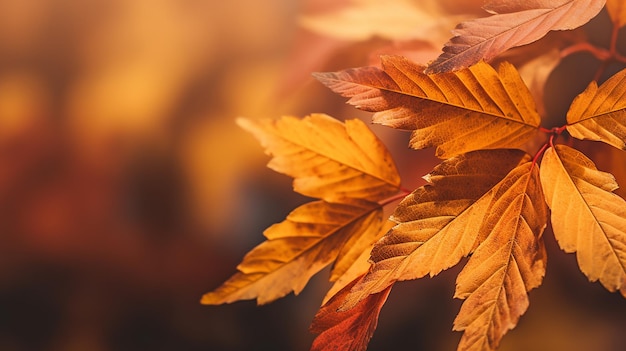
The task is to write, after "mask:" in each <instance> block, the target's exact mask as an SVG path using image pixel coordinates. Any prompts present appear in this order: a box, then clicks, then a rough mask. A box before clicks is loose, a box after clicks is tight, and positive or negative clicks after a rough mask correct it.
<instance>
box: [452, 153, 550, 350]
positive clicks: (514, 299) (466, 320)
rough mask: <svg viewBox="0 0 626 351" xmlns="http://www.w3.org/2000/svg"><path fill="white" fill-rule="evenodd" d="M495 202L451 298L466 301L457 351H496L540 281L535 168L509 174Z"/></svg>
mask: <svg viewBox="0 0 626 351" xmlns="http://www.w3.org/2000/svg"><path fill="white" fill-rule="evenodd" d="M494 201H495V202H494V203H493V205H492V206H491V209H490V211H489V216H488V217H487V218H486V220H485V221H483V227H482V228H481V229H480V231H481V232H486V233H488V236H487V238H486V239H485V241H484V242H482V243H481V244H480V245H479V246H478V248H477V249H476V251H475V252H474V253H473V254H472V257H471V258H470V260H469V261H468V263H467V265H466V266H465V267H464V268H463V270H462V271H461V273H460V274H459V276H458V277H457V283H456V284H457V285H456V292H455V297H457V298H461V299H466V300H465V301H464V302H463V305H462V306H461V310H460V311H459V314H458V316H457V317H456V319H455V321H454V330H459V331H461V330H462V331H464V333H463V336H462V337H461V341H460V343H459V347H458V350H459V351H465V350H476V351H479V350H480V351H487V350H494V349H496V348H497V346H498V344H499V343H500V340H501V339H502V337H503V336H504V334H505V333H506V332H507V331H508V330H510V329H512V328H514V327H515V326H516V325H517V322H518V320H519V318H520V316H521V315H522V314H523V313H524V312H525V311H526V309H527V308H528V305H529V302H528V294H527V293H528V291H530V290H531V289H533V288H535V287H537V286H539V285H540V284H541V281H542V279H543V276H544V275H545V266H546V253H545V247H544V244H543V240H542V239H541V234H542V232H543V230H544V228H545V226H546V223H547V221H548V209H547V206H546V204H545V201H544V198H543V193H542V190H541V185H540V181H539V171H538V169H537V167H536V166H534V165H533V164H532V163H531V162H527V163H524V164H522V165H520V166H518V167H516V168H515V169H513V170H512V171H511V172H510V173H509V174H508V175H507V176H506V178H504V180H503V181H502V182H501V183H500V184H499V186H498V189H497V191H496V194H494Z"/></svg>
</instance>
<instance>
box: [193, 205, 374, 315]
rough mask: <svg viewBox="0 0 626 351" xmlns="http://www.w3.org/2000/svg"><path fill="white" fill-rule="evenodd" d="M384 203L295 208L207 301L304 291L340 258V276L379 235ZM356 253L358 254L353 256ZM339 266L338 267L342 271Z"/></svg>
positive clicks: (266, 298) (264, 300)
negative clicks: (307, 284)
mask: <svg viewBox="0 0 626 351" xmlns="http://www.w3.org/2000/svg"><path fill="white" fill-rule="evenodd" d="M382 214H383V211H382V207H381V206H380V205H378V204H376V203H370V202H366V201H356V200H355V201H352V203H350V204H332V203H327V202H324V201H314V202H310V203H308V204H305V205H302V206H300V207H298V208H296V209H295V210H294V211H292V212H291V213H290V214H289V215H288V216H287V219H286V220H285V221H283V222H281V223H277V224H275V225H273V226H271V227H269V228H268V229H267V230H266V231H265V233H264V234H265V236H266V237H267V241H265V242H263V243H261V244H260V245H258V246H257V247H255V248H254V249H252V251H250V252H249V253H248V254H247V255H246V256H245V257H244V259H243V262H241V263H240V264H239V266H237V269H238V270H239V272H238V273H235V274H234V275H233V276H232V277H231V278H230V279H229V280H228V281H226V282H225V283H224V284H222V285H221V286H220V287H218V288H217V289H215V290H214V291H212V292H209V293H207V294H205V295H204V296H203V297H202V300H201V302H202V303H203V304H211V305H217V304H222V303H231V302H234V301H237V300H247V299H254V298H256V299H257V303H258V304H265V303H268V302H272V301H274V300H276V299H278V298H281V297H283V296H285V295H287V294H288V293H290V292H291V291H293V292H294V293H295V294H298V293H300V291H302V289H303V288H304V286H305V285H306V283H307V282H308V280H309V279H310V278H311V277H312V276H313V275H314V274H315V273H317V272H319V271H320V270H321V269H323V268H324V267H326V266H327V265H328V264H330V263H332V262H333V261H335V260H338V261H346V262H344V264H342V265H340V267H335V272H333V274H334V275H335V276H340V275H341V274H343V273H344V272H345V270H346V269H347V267H348V266H349V265H350V264H351V263H352V262H348V261H349V256H350V255H352V261H354V260H356V258H357V257H358V254H360V251H362V250H364V249H365V248H367V247H368V246H369V245H371V243H372V242H373V241H374V239H375V238H376V237H377V235H378V233H379V231H380V228H381V226H382V220H383V218H382ZM355 254H356V257H354V255H355ZM337 270H339V271H337Z"/></svg>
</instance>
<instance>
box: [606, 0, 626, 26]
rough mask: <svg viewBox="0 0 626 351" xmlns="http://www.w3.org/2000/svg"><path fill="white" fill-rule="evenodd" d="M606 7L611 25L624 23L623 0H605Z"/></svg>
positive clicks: (625, 10)
mask: <svg viewBox="0 0 626 351" xmlns="http://www.w3.org/2000/svg"><path fill="white" fill-rule="evenodd" d="M606 9H607V10H608V12H609V16H611V21H613V25H615V26H617V27H623V26H624V25H626V3H624V0H606Z"/></svg>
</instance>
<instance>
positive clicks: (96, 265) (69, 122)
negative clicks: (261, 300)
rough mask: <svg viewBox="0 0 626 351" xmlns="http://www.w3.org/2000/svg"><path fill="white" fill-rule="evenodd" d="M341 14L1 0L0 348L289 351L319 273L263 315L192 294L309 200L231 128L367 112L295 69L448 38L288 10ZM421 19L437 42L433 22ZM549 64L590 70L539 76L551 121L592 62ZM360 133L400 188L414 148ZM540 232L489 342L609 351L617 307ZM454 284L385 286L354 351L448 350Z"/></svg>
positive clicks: (416, 173)
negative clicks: (510, 310)
mask: <svg viewBox="0 0 626 351" xmlns="http://www.w3.org/2000/svg"><path fill="white" fill-rule="evenodd" d="M350 3H351V1H348V0H343V1H330V0H315V1H314V0H264V1H255V0H230V1H215V0H132V1H129V0H19V1H17V0H0V350H7V351H18V350H19V351H21V350H46V351H48V350H49V351H83V350H87V351H109V350H110V351H118V350H119V351H126V350H128V351H130V350H183V351H184V350H204V351H206V350H211V351H213V350H215V351H244V350H273V351H281V350H307V349H308V347H309V345H310V343H311V341H312V340H313V338H314V335H312V334H310V333H309V332H308V326H309V323H310V321H311V319H312V318H313V315H314V314H315V312H316V310H317V309H318V307H319V304H320V303H321V300H322V298H323V296H324V293H325V291H326V289H328V287H329V284H328V283H327V282H326V280H327V277H328V275H327V271H323V272H321V273H320V274H318V275H317V276H316V277H314V278H313V280H312V281H311V283H310V285H309V286H307V288H306V289H305V290H304V291H303V292H302V293H301V294H300V295H299V296H297V297H294V296H293V295H289V296H287V297H285V298H284V299H281V300H279V301H276V302H274V303H272V304H269V305H265V306H260V307H257V306H256V305H255V303H254V301H243V302H237V303H234V304H231V305H226V306H203V305H200V303H199V300H200V297H201V296H202V294H203V293H205V292H207V291H209V290H212V289H214V288H216V287H217V286H219V285H220V284H221V283H222V282H223V281H224V280H226V279H227V278H228V277H229V276H230V275H231V274H233V273H234V272H235V267H236V265H237V263H239V262H240V260H241V258H242V257H243V255H244V254H245V253H246V252H247V251H248V250H250V249H251V248H252V247H254V246H255V245H257V244H258V243H260V242H261V241H262V240H263V237H262V231H263V229H264V228H266V227H268V226H269V225H271V224H273V223H275V222H279V221H281V220H282V219H283V218H284V217H285V215H286V214H287V213H288V212H289V211H290V210H291V209H293V208H295V207H296V206H297V205H299V204H302V203H304V202H305V201H307V199H305V198H303V197H301V196H299V195H297V194H294V193H293V192H292V191H291V184H290V179H288V178H287V177H284V176H281V175H278V174H275V173H273V172H271V171H270V170H268V169H266V168H265V166H264V165H265V163H266V162H267V160H268V159H267V156H265V155H264V154H263V151H262V149H261V147H260V146H259V145H258V144H257V143H256V141H255V140H254V139H253V138H252V137H251V136H250V135H248V134H246V133H245V132H243V131H242V130H241V129H239V128H238V127H237V126H236V125H235V123H234V120H235V118H236V117H238V116H246V117H250V118H259V117H278V116H280V115H285V114H289V115H296V116H304V115H306V114H309V113H313V112H324V113H328V114H331V115H334V116H336V117H337V118H340V119H344V118H362V119H363V120H368V119H369V115H368V114H365V113H362V112H358V111H356V110H354V109H352V108H350V107H348V106H346V105H345V103H344V100H343V99H342V98H339V97H337V96H335V95H334V94H332V93H330V92H329V91H328V90H327V89H326V88H324V87H322V86H321V85H320V84H318V83H316V82H314V81H313V80H312V79H311V78H310V73H311V72H312V71H329V70H338V69H343V68H347V67H352V66H362V65H365V64H370V63H373V62H375V60H376V55H377V54H379V53H384V52H404V53H406V54H407V55H415V56H412V57H414V58H415V59H416V60H422V61H423V62H425V60H426V58H428V57H431V58H432V55H433V54H435V55H436V53H437V51H438V49H439V47H440V46H438V47H434V51H433V50H431V51H430V52H428V50H427V49H428V48H430V49H432V47H429V46H428V45H431V44H432V43H425V42H424V40H423V39H424V38H430V39H433V38H434V39H433V40H435V39H436V40H439V39H441V38H442V39H443V40H445V39H446V38H447V35H448V33H449V32H444V35H443V36H442V37H441V35H440V33H441V32H438V31H437V32H434V31H433V32H423V31H422V32H419V31H417V32H390V31H386V30H383V29H385V28H387V29H388V27H384V28H383V29H379V31H378V32H376V31H374V32H371V33H370V32H364V31H363V30H361V31H360V32H359V31H357V32H356V34H355V33H350V32H349V33H344V34H341V35H339V34H337V35H328V33H324V31H323V30H320V29H319V27H316V25H315V24H314V23H313V24H311V23H312V22H310V23H309V24H308V26H305V25H303V23H304V22H303V21H302V20H301V19H302V16H304V15H308V16H312V15H316V14H320V13H327V12H329V11H331V10H333V9H335V8H337V7H341V6H346V5H347V4H348V5H349V4H350ZM396 3H402V1H396ZM408 3H410V1H408ZM481 3H482V1H455V0H446V1H442V2H441V4H443V6H444V7H445V8H446V9H447V10H446V11H448V13H449V14H450V16H451V17H450V18H452V19H453V20H457V19H458V18H462V17H463V16H476V15H480V14H483V13H482V12H480V10H479V5H480V4H481ZM403 6H404V5H403ZM452 16H458V17H452ZM348 18H349V17H348ZM343 19H344V20H345V19H346V18H343ZM410 19H411V18H410V17H409V20H410ZM318 24H319V23H318ZM396 24H397V23H396ZM432 25H433V26H434V27H433V28H435V27H436V28H439V29H441V28H445V29H446V30H448V31H449V28H448V27H446V26H447V25H449V23H448V22H446V21H443V22H437V23H432ZM437 26H438V27H437ZM322 27H323V26H322ZM316 28H317V29H316ZM344 29H345V26H344ZM403 29H405V28H403ZM433 30H435V29H433ZM607 30H609V31H610V28H609V25H608V16H606V13H603V14H602V15H601V16H600V18H599V19H598V20H594V23H593V25H592V26H590V27H589V28H588V29H587V32H588V33H587V34H589V35H590V36H592V37H594V36H595V37H597V38H598V39H597V40H598V41H599V42H600V44H606V42H602V40H603V39H602V38H605V37H606V34H607ZM339 32H340V31H339V30H335V31H334V33H339ZM437 33H439V34H437ZM435 34H436V35H435ZM596 34H597V35H596ZM416 37H417V38H418V39H419V40H415V41H411V40H408V39H414V38H416ZM439 37H441V38H439ZM398 38H400V39H403V40H404V41H403V42H402V43H401V44H402V45H400V44H399V43H398V41H396V40H392V39H398ZM415 48H420V51H419V54H417V53H416V51H415V50H414V49H415ZM567 64H570V65H573V66H572V67H583V68H585V69H583V70H582V72H591V73H589V75H588V76H585V74H578V75H577V76H576V77H577V78H579V82H578V83H576V82H574V83H572V82H569V83H567V84H566V85H559V83H558V79H557V78H559V76H558V75H556V76H555V78H554V79H552V80H549V84H548V85H547V87H548V88H547V89H548V92H547V93H546V94H552V95H550V96H551V97H552V98H551V101H557V102H558V103H556V104H552V105H550V106H549V108H551V109H552V110H551V111H557V113H561V112H562V111H565V110H566V108H567V105H568V104H569V101H571V98H572V97H573V96H574V95H575V94H577V93H578V92H580V91H582V89H583V88H584V86H585V85H586V84H587V82H588V81H589V79H590V77H592V76H593V72H594V71H595V69H596V68H595V66H594V65H596V64H597V63H594V62H593V60H592V58H591V57H590V56H588V55H587V56H585V55H584V54H582V55H581V56H579V57H578V59H576V60H572V61H571V62H570V61H568V62H567ZM581 65H582V66H581ZM564 67H568V68H567V69H565V68H561V71H562V72H564V73H561V75H560V77H561V78H569V79H572V78H576V77H572V75H571V74H568V73H567V72H571V70H572V69H577V68H572V67H569V66H564ZM577 72H581V70H580V69H578V70H577ZM557 73H558V72H557ZM576 84H578V85H576ZM565 87H567V89H565ZM570 90H571V91H570ZM557 98H558V99H557ZM560 101H563V102H560ZM559 104H560V105H559ZM559 109H560V110H559ZM372 128H373V130H374V131H375V132H376V133H377V134H378V135H379V136H380V137H381V139H383V140H384V141H385V143H386V144H387V145H388V146H389V148H390V149H391V151H392V154H393V155H394V157H395V158H396V160H397V162H398V167H399V169H400V171H401V173H402V175H403V176H404V185H405V186H406V187H416V186H419V185H421V184H422V183H423V180H422V179H421V178H420V177H421V176H422V175H424V174H426V173H427V172H428V171H429V170H430V169H431V168H432V166H433V165H434V162H435V160H433V158H432V156H431V152H430V150H427V151H425V152H424V151H421V152H417V151H411V150H408V149H407V147H406V144H407V140H408V135H407V134H406V133H403V132H399V131H393V130H388V129H386V128H381V127H378V126H372ZM606 160H607V161H605V164H609V163H611V162H613V163H614V162H622V165H624V163H623V158H620V157H618V156H616V157H613V156H611V157H609V158H607V159H606ZM616 160H617V161H616ZM546 238H547V242H548V249H549V264H548V273H547V277H546V280H545V282H544V284H543V286H542V287H540V288H539V289H537V290H535V291H533V292H532V293H531V294H530V296H531V307H530V310H529V311H528V312H527V313H526V315H525V316H524V317H523V318H522V320H521V321H520V324H519V325H518V327H517V328H516V329H515V331H513V332H511V333H509V334H508V335H507V336H506V337H505V339H504V341H503V345H502V348H501V350H503V351H504V350H546V351H547V350H550V351H554V350H570V351H583V350H597V351H613V350H615V351H617V350H622V349H623V345H624V344H625V342H626V336H624V334H623V330H624V328H625V327H626V302H625V301H624V299H623V298H622V297H620V296H618V295H617V294H611V293H608V292H606V291H605V290H604V289H603V288H602V287H601V286H600V285H599V284H597V283H595V284H590V283H588V282H587V281H586V279H585V278H584V277H583V276H582V274H581V273H579V272H578V270H577V266H576V263H575V258H574V257H573V255H565V254H563V253H561V252H560V251H559V250H558V248H557V247H556V246H555V244H554V239H553V237H552V235H551V234H550V233H549V232H547V233H546ZM456 273H458V269H452V270H450V271H447V272H444V273H442V274H441V275H440V276H438V277H437V278H436V279H424V280H420V281H418V282H406V283H400V284H397V286H396V287H395V288H394V291H393V292H392V293H391V296H390V299H389V301H388V302H387V304H386V306H385V308H384V309H383V312H382V314H381V320H380V324H379V328H378V330H377V331H376V333H375V335H374V338H373V339H372V342H371V344H370V349H371V350H390V349H396V350H454V349H455V348H456V344H457V343H458V340H459V338H460V333H456V332H452V331H451V327H452V321H453V319H454V316H455V314H456V313H457V311H458V308H459V306H460V301H458V300H454V299H453V298H452V296H453V292H454V278H455V275H456Z"/></svg>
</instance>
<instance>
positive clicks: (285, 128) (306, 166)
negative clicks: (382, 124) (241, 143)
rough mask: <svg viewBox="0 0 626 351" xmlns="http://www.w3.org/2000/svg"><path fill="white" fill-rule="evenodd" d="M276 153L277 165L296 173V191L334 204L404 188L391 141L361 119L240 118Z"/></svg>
mask: <svg viewBox="0 0 626 351" xmlns="http://www.w3.org/2000/svg"><path fill="white" fill-rule="evenodd" d="M237 123H239V125H240V126H241V127H243V128H244V129H246V130H248V131H249V132H251V133H253V134H254V135H255V136H256V137H257V139H259V141H260V142H261V144H262V145H263V146H264V147H265V148H266V153H268V154H271V155H273V156H274V157H273V159H272V160H271V161H270V163H269V164H268V167H270V168H271V169H273V170H275V171H277V172H280V173H284V174H287V175H289V176H291V177H294V178H295V179H294V191H297V192H299V193H301V194H303V195H306V196H310V197H315V198H319V199H323V200H326V201H329V202H341V201H342V200H341V199H342V198H355V199H365V200H369V201H379V200H382V199H384V198H386V197H388V196H389V195H391V194H394V193H395V192H397V191H398V188H399V186H400V176H399V175H398V171H397V170H396V166H395V164H394V162H393V159H392V158H391V155H390V154H389V152H388V151H387V149H386V147H385V145H384V144H383V143H382V142H380V140H379V139H378V138H377V137H376V136H375V135H374V134H373V133H372V132H371V131H370V130H369V129H368V127H367V126H366V125H365V123H363V122H361V121H360V120H358V119H353V120H348V121H346V122H345V124H344V123H341V122H339V121H338V120H336V119H334V118H332V117H330V116H328V115H324V114H312V115H310V116H308V117H305V118H303V119H299V118H296V117H283V118H281V119H278V120H270V119H267V120H254V121H253V120H250V119H244V118H240V119H238V120H237Z"/></svg>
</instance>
